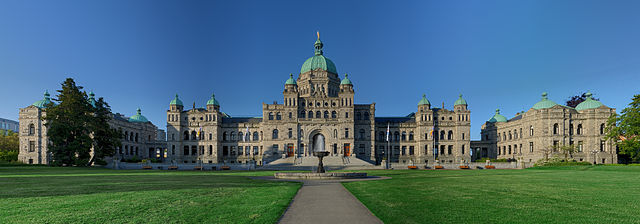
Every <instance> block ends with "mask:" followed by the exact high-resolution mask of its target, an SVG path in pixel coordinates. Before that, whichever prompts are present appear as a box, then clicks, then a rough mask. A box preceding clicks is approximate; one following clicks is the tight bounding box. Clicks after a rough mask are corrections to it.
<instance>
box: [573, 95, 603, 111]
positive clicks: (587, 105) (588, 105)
mask: <svg viewBox="0 0 640 224" xmlns="http://www.w3.org/2000/svg"><path fill="white" fill-rule="evenodd" d="M585 95H586V97H587V99H585V100H584V101H582V103H580V104H578V106H576V110H578V111H581V110H587V109H595V108H598V107H601V106H604V104H602V103H601V102H600V101H597V100H594V99H593V97H591V96H592V94H591V92H587V94H585Z"/></svg>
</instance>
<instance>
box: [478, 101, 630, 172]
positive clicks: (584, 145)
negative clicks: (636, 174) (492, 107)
mask: <svg viewBox="0 0 640 224" xmlns="http://www.w3.org/2000/svg"><path fill="white" fill-rule="evenodd" d="M587 101H589V102H587ZM587 101H585V104H588V103H592V104H594V106H591V107H588V108H585V107H584V106H582V107H581V105H578V106H577V107H576V108H572V107H567V106H563V105H559V104H556V103H555V102H553V101H550V100H548V99H547V96H546V93H544V94H543V97H542V100H541V101H540V102H538V103H536V105H534V106H533V107H532V108H531V109H529V110H528V111H526V112H521V113H518V114H516V116H515V117H513V118H511V119H509V120H506V118H504V117H503V116H502V115H500V114H499V111H496V115H494V117H492V119H490V120H489V121H487V122H486V123H485V124H484V125H482V131H481V137H482V140H480V141H474V142H472V144H473V146H472V147H473V148H474V158H483V157H489V158H498V159H513V160H518V161H522V162H530V163H533V162H536V161H538V160H540V159H543V158H552V157H559V158H564V157H565V154H564V153H563V152H561V151H559V150H558V149H557V148H558V147H553V146H554V145H556V146H561V145H574V146H575V147H576V148H577V152H575V153H572V155H570V157H571V159H574V160H576V161H586V162H591V163H597V164H602V163H617V162H618V159H617V149H616V146H615V144H613V142H611V141H605V140H604V137H605V125H606V123H607V119H608V118H609V116H611V115H612V114H614V113H615V109H613V108H609V107H607V106H604V105H602V104H601V103H599V102H597V101H595V100H592V99H591V96H590V93H589V94H588V100H587ZM596 102H597V103H596ZM554 148H555V149H554Z"/></svg>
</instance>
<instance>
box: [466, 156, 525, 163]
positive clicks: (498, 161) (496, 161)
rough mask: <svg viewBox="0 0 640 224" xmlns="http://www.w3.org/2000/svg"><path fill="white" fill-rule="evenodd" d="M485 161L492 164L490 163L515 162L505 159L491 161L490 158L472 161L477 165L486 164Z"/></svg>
mask: <svg viewBox="0 0 640 224" xmlns="http://www.w3.org/2000/svg"><path fill="white" fill-rule="evenodd" d="M487 160H489V161H490V162H492V163H500V162H515V161H516V160H515V159H512V158H506V159H505V158H503V159H491V158H487V157H485V158H480V159H476V160H474V162H477V163H484V162H486V161H487Z"/></svg>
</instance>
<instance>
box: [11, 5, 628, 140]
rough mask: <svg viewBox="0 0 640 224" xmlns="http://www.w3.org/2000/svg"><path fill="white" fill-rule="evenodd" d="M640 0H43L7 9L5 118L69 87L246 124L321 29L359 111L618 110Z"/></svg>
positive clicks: (624, 96) (128, 109)
mask: <svg viewBox="0 0 640 224" xmlns="http://www.w3.org/2000/svg"><path fill="white" fill-rule="evenodd" d="M639 9H640V1H586V0H579V1H571V0H565V1H552V0H549V1H544V0H543V1H511V0H506V1H479V0H478V1H321V2H318V1H177V0H175V1H160V0H148V1H138V0H136V1H129V0H126V1H125V0H116V1H65V0H60V1H30V0H16V1H7V0H0V77H1V82H0V85H1V86H2V87H0V94H1V95H2V96H3V97H2V105H3V106H2V107H0V117H2V118H8V119H13V120H17V119H18V111H19V108H22V107H25V106H28V105H30V104H31V103H33V102H35V101H37V100H39V99H41V98H42V93H43V91H44V90H45V89H48V90H49V91H50V92H52V93H53V92H54V91H55V90H57V89H59V88H60V83H61V82H62V81H64V79H65V78H66V77H73V78H74V79H75V80H76V82H77V83H78V84H79V85H82V86H84V87H85V88H86V89H87V90H93V91H94V92H95V93H96V95H97V96H100V97H104V98H105V99H106V100H107V102H109V103H110V104H111V107H112V109H113V111H115V112H120V113H124V114H126V115H132V114H134V113H135V110H136V108H138V107H140V108H141V109H142V113H143V115H145V116H146V117H147V118H148V119H149V120H151V121H152V122H153V123H154V124H156V125H157V126H158V127H160V128H163V129H164V128H165V127H166V115H165V111H166V110H167V109H168V104H169V101H170V100H171V99H172V98H173V96H174V94H176V93H178V94H179V95H180V98H181V99H182V101H183V102H184V103H185V107H186V108H190V107H191V105H192V103H193V102H195V103H196V106H198V107H203V106H204V104H205V102H206V101H207V99H208V98H209V96H210V95H211V93H212V92H215V94H216V96H217V99H218V100H219V101H220V102H221V104H222V110H223V111H225V112H227V113H229V114H230V115H232V116H259V115H260V113H261V108H262V103H263V102H265V103H272V102H273V101H274V100H278V101H279V102H281V101H282V89H283V85H284V82H285V80H286V79H287V78H288V74H289V73H294V74H298V73H299V71H300V66H301V65H302V63H303V62H304V60H305V59H306V58H308V57H310V56H312V55H313V43H314V41H315V32H316V31H317V30H319V31H320V33H321V38H322V40H323V42H324V44H325V47H324V52H325V56H327V57H329V58H330V59H331V60H333V61H334V62H335V64H336V66H337V68H338V72H339V73H340V75H341V76H343V75H344V73H349V77H350V79H351V80H352V81H353V83H354V88H355V90H356V96H355V98H356V99H355V102H356V103H372V102H375V103H376V115H377V116H404V115H407V114H409V113H411V112H414V111H415V110H416V109H417V106H416V105H417V102H418V101H419V100H420V97H421V95H422V94H423V93H424V94H427V98H428V99H429V100H430V101H431V103H432V106H435V107H440V106H441V105H442V103H443V102H444V104H445V107H446V108H451V107H452V105H453V102H454V101H455V100H456V99H457V96H458V94H459V93H462V94H464V98H465V99H466V100H467V102H468V103H469V109H470V110H471V111H472V112H471V120H472V127H471V133H472V138H474V139H478V138H479V132H480V126H481V125H482V124H483V123H484V121H486V120H487V119H489V118H490V117H491V116H492V115H493V114H494V111H495V109H496V108H500V109H501V111H502V114H503V115H505V116H507V117H509V118H510V117H513V116H514V114H515V113H517V112H519V111H523V110H525V111H526V110H528V109H529V108H530V107H531V106H532V105H533V104H534V103H536V102H537V101H538V100H539V99H540V93H541V92H544V91H547V92H549V98H550V99H551V100H554V101H556V102H558V103H563V102H564V101H565V100H566V99H567V98H568V97H569V96H571V95H576V94H579V93H581V92H584V91H587V90H590V91H592V92H593V93H594V96H595V97H597V98H600V99H601V101H602V102H603V103H604V104H605V105H607V106H610V107H614V108H617V110H618V111H620V110H622V108H624V107H626V105H627V104H628V103H629V102H630V98H631V97H632V96H633V95H634V94H638V92H639V88H638V84H639V83H640V75H639V74H640V44H639V40H640V29H638V27H640V13H638V10H639Z"/></svg>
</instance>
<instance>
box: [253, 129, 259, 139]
mask: <svg viewBox="0 0 640 224" xmlns="http://www.w3.org/2000/svg"><path fill="white" fill-rule="evenodd" d="M253 140H254V141H258V140H260V137H259V136H258V132H257V131H256V132H253Z"/></svg>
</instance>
